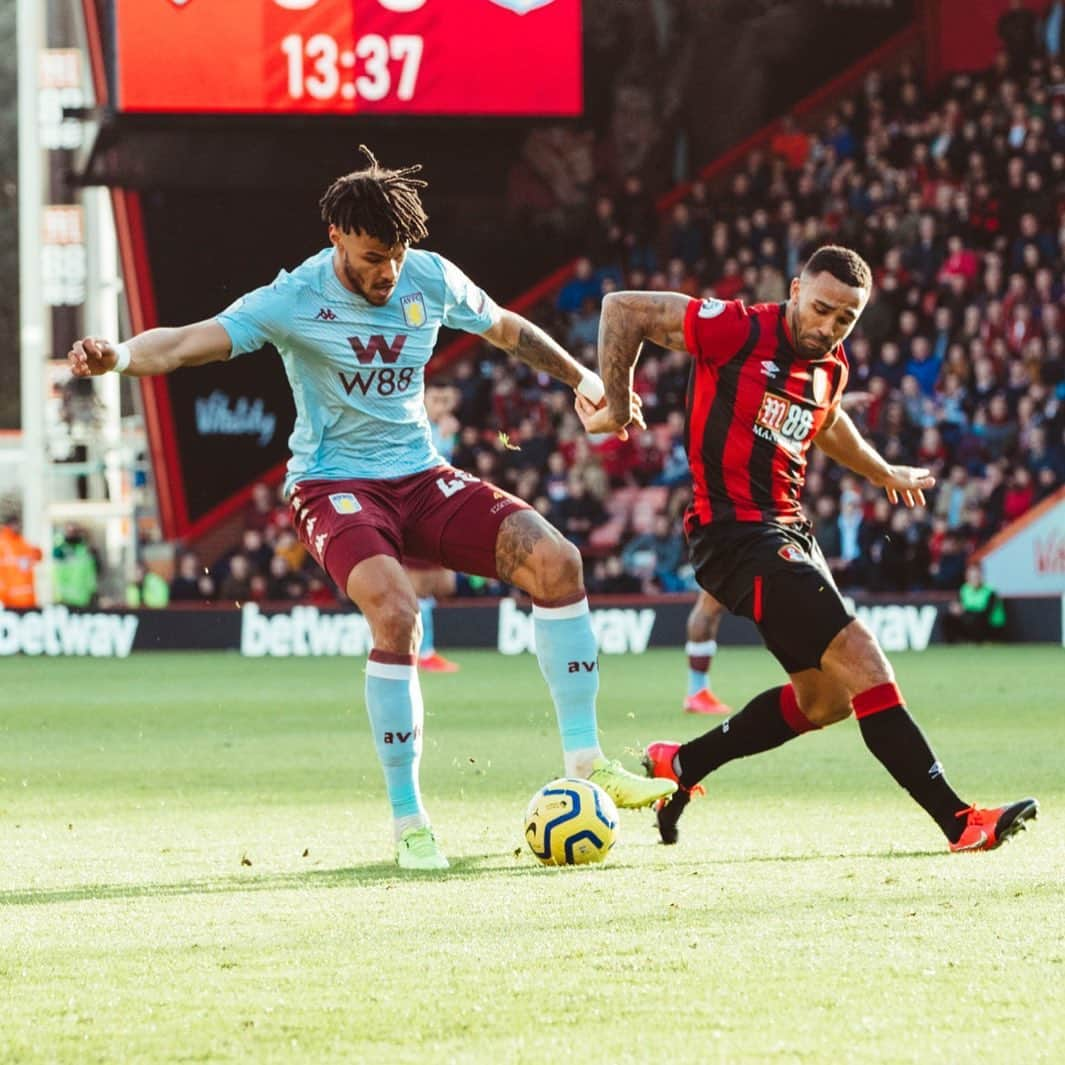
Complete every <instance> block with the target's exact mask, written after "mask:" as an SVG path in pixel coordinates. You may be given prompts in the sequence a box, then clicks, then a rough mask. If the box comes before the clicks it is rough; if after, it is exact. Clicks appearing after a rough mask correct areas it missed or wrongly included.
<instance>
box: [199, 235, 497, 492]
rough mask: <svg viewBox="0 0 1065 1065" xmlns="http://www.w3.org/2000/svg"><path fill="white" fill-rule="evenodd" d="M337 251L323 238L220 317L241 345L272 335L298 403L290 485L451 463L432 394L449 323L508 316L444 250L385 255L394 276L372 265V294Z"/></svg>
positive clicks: (487, 325)
mask: <svg viewBox="0 0 1065 1065" xmlns="http://www.w3.org/2000/svg"><path fill="white" fill-rule="evenodd" d="M336 255H337V253H336V251H335V250H334V249H333V248H332V247H330V248H326V249H325V250H324V251H321V252H319V253H318V254H317V255H313V256H311V258H309V259H308V260H307V261H306V262H304V263H302V264H301V265H300V266H298V267H297V268H296V269H295V270H293V271H292V272H291V273H288V272H286V271H284V270H282V271H281V273H280V274H278V276H277V278H276V279H275V281H274V282H273V284H271V285H265V286H264V287H263V288H258V289H256V290H255V291H254V292H251V293H249V294H248V295H247V296H243V297H241V298H240V299H239V300H237V301H236V302H235V303H234V304H233V305H232V306H231V307H229V308H228V309H227V310H225V311H223V313H222V314H220V315H219V316H218V318H217V319H216V320H217V321H218V322H219V323H221V325H222V327H223V328H224V329H225V331H226V333H227V334H228V335H229V339H230V343H231V346H232V355H243V354H245V353H247V352H253V351H258V350H259V349H260V348H261V347H263V345H264V344H266V343H271V344H273V345H274V347H276V348H277V350H278V351H279V352H280V354H281V360H282V362H283V363H284V365H285V373H286V374H287V375H288V379H289V383H290V384H291V386H292V395H293V397H294V399H295V403H296V425H295V428H294V429H293V432H292V436H291V437H290V439H289V446H290V448H291V451H292V459H291V461H290V462H289V466H288V476H287V478H286V485H285V486H286V489H287V490H289V491H290V490H291V489H292V487H293V486H294V485H295V484H297V483H298V482H299V481H302V480H319V479H332V480H338V479H342V478H352V477H353V478H387V477H403V476H406V475H407V474H412V473H420V472H422V471H423V470H427V469H431V468H432V467H434V466H441V465H443V464H444V459H443V457H442V456H441V455H440V453H439V452H438V451H437V450H436V448H435V447H434V446H433V442H432V436H431V432H430V426H429V419H428V418H427V416H426V413H425V396H424V391H425V365H426V363H427V362H428V361H429V358H430V356H431V355H432V353H433V348H434V346H435V345H436V338H437V334H438V333H439V331H440V326H441V325H446V326H449V327H450V328H452V329H462V330H465V331H466V332H467V333H487V332H488V331H489V330H491V329H492V328H493V327H494V326H496V324H497V323H498V322H499V320H500V313H501V312H500V310H499V308H498V307H497V306H496V305H495V303H493V302H492V300H491V299H489V297H488V296H487V295H486V294H485V292H484V291H483V290H482V289H480V288H478V287H477V286H476V285H475V284H474V283H473V282H472V281H471V280H470V279H469V278H468V277H466V275H465V274H464V273H463V272H462V271H461V270H460V269H459V268H458V267H457V266H455V265H454V263H451V262H448V260H447V259H445V258H444V257H443V256H441V255H437V254H436V253H435V252H431V251H419V250H416V249H411V250H409V251H406V252H405V254H403V255H402V257H401V259H400V260H399V262H398V263H395V264H393V261H392V260H390V259H388V258H383V259H382V262H383V263H384V264H385V268H386V269H385V283H383V284H382V283H381V282H379V281H377V280H376V277H375V276H374V275H371V277H370V278H369V286H368V288H369V293H370V295H369V297H365V296H363V295H362V294H361V293H359V292H358V290H356V292H355V293H353V292H351V291H350V290H349V289H348V288H347V287H345V285H344V283H343V282H342V281H341V279H340V277H339V276H338V275H337V271H336V269H335V259H336ZM376 258H377V257H376V256H371V263H370V265H371V266H374V265H377V264H376ZM349 261H350V259H349ZM352 272H353V274H354V276H355V278H356V284H358V285H360V287H361V284H362V281H361V280H360V275H359V274H356V273H354V268H352ZM375 285H377V286H378V287H376V288H375V287H374V286H375ZM378 293H380V297H378ZM381 297H384V298H385V301H384V302H383V303H378V302H372V300H374V299H375V298H381Z"/></svg>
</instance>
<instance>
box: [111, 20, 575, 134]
mask: <svg viewBox="0 0 1065 1065" xmlns="http://www.w3.org/2000/svg"><path fill="white" fill-rule="evenodd" d="M114 25H115V36H116V45H117V47H116V55H117V96H118V100H117V103H118V108H119V110H121V111H129V112H134V111H135V112H155V113H160V112H163V113H165V112H176V113H210V114H224V113H242V114H330V115H336V114H354V113H359V114H364V113H365V114H389V115H396V114H418V115H577V114H580V112H581V107H582V98H581V7H580V0H115V21H114Z"/></svg>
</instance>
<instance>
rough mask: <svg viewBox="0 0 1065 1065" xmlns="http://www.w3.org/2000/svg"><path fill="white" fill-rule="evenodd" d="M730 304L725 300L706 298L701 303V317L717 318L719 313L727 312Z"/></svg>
mask: <svg viewBox="0 0 1065 1065" xmlns="http://www.w3.org/2000/svg"><path fill="white" fill-rule="evenodd" d="M727 306H728V304H727V303H725V301H724V300H718V299H713V298H712V297H711V298H710V299H705V300H703V301H702V303H700V304H699V317H700V318H716V317H717V316H718V315H719V314H724V313H725V308H726V307H727Z"/></svg>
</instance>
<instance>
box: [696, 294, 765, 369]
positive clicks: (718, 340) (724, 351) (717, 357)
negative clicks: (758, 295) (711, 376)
mask: <svg viewBox="0 0 1065 1065" xmlns="http://www.w3.org/2000/svg"><path fill="white" fill-rule="evenodd" d="M750 328H751V321H750V315H749V313H748V311H747V308H746V307H745V306H744V305H743V303H742V302H741V301H740V300H718V299H712V298H711V299H705V300H696V299H693V300H692V301H691V302H690V303H689V304H688V309H687V311H686V312H685V314H684V342H685V344H686V346H687V348H688V351H689V353H690V354H691V356H692V357H693V358H694V359H696V360H698V361H699V362H704V363H707V364H709V365H710V366H724V365H725V363H726V362H728V361H729V359H731V358H732V357H733V356H735V355H736V354H737V353H738V352H739V350H740V348H741V347H742V346H743V343H744V341H745V340H746V339H747V335H748V333H749V332H750Z"/></svg>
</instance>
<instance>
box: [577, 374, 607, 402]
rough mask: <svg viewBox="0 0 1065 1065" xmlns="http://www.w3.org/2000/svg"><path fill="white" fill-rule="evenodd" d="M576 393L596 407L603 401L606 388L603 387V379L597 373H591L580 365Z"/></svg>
mask: <svg viewBox="0 0 1065 1065" xmlns="http://www.w3.org/2000/svg"><path fill="white" fill-rule="evenodd" d="M577 393H578V395H581V396H584V398H585V399H587V400H589V401H591V402H592V403H594V404H595V406H597V407H598V406H599V404H600V403H602V402H603V397H604V396H605V395H606V389H605V388H604V387H603V380H602V378H601V377H600V376H599V374H597V373H593V372H592V371H591V370H587V369H585V368H584V367H583V366H582V367H581V380H580V384H578V385H577Z"/></svg>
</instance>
